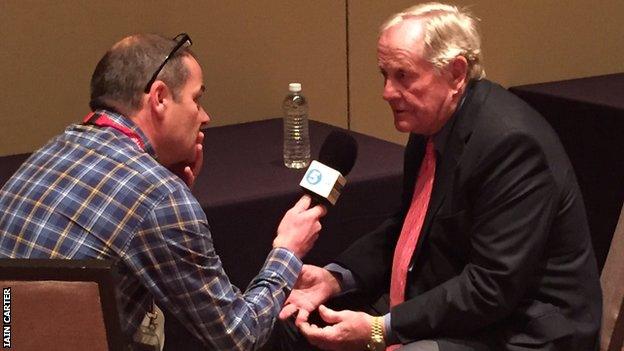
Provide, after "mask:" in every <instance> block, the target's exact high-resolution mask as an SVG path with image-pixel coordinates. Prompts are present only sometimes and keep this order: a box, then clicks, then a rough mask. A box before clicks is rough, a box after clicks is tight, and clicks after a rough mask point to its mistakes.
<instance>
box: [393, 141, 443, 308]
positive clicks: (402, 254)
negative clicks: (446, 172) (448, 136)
mask: <svg viewBox="0 0 624 351" xmlns="http://www.w3.org/2000/svg"><path fill="white" fill-rule="evenodd" d="M435 167H436V160H435V152H434V150H433V141H432V140H431V138H429V139H428V140H427V148H426V150H425V157H424V158H423V161H422V163H421V166H420V171H419V172H418V179H417V180H416V186H415V188H414V195H413V197H412V203H411V205H410V208H409V210H408V211H407V215H406V216H405V221H404V222H403V229H401V235H400V236H399V241H398V242H397V245H396V248H395V249H394V259H393V261H392V278H391V280H390V307H393V306H396V305H398V304H400V303H401V302H403V301H404V300H405V281H406V278H407V268H408V266H409V263H410V260H411V258H412V256H413V254H414V249H415V248H416V243H417V242H418V237H419V236H420V231H421V229H422V226H423V222H424V220H425V215H426V214H427V207H428V206H429V199H430V198H431V189H432V188H433V177H434V175H435Z"/></svg>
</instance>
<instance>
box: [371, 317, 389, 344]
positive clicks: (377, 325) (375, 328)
mask: <svg viewBox="0 0 624 351" xmlns="http://www.w3.org/2000/svg"><path fill="white" fill-rule="evenodd" d="M366 349H367V350H368V351H385V349H386V342H385V340H384V335H383V317H373V321H372V323H371V336H370V340H369V341H368V343H367V344H366Z"/></svg>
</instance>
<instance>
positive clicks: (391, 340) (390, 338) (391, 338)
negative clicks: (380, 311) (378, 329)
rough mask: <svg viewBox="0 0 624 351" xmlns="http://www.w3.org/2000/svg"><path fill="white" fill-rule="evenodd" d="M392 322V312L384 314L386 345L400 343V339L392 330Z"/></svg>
mask: <svg viewBox="0 0 624 351" xmlns="http://www.w3.org/2000/svg"><path fill="white" fill-rule="evenodd" d="M391 322H392V316H391V315H390V313H386V314H385V315H384V316H383V323H384V340H385V341H386V345H394V344H398V343H399V340H398V339H397V337H396V335H395V334H394V332H393V331H392V325H391Z"/></svg>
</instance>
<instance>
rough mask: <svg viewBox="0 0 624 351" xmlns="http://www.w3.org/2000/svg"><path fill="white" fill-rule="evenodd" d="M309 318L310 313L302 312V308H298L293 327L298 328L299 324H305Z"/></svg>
mask: <svg viewBox="0 0 624 351" xmlns="http://www.w3.org/2000/svg"><path fill="white" fill-rule="evenodd" d="M309 316H310V312H308V311H307V310H304V309H303V308H300V309H299V313H297V319H295V325H296V326H299V325H300V324H301V323H305V322H307V321H308V317H309Z"/></svg>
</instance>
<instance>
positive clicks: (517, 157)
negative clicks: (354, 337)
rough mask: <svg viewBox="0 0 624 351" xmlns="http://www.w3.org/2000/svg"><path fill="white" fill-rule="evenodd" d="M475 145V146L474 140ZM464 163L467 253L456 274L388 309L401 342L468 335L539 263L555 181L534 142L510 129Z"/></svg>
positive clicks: (514, 298)
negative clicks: (467, 206) (468, 222)
mask: <svg viewBox="0 0 624 351" xmlns="http://www.w3.org/2000/svg"><path fill="white" fill-rule="evenodd" d="M473 146H474V145H473ZM478 147H479V150H482V151H480V152H479V153H478V154H479V156H478V157H476V158H475V159H472V160H471V161H472V162H473V164H471V165H468V166H465V167H466V168H464V169H462V172H464V171H466V172H468V173H469V176H468V177H469V179H468V181H467V182H466V184H465V189H462V190H461V191H465V192H466V193H467V194H469V195H468V197H469V198H470V205H469V208H468V209H467V210H468V211H469V212H470V213H469V216H470V218H471V221H470V222H471V223H470V225H468V227H467V228H464V230H466V231H468V233H467V234H468V236H469V238H470V239H469V240H470V256H469V259H468V264H467V265H466V266H465V268H464V269H463V271H462V272H461V273H460V274H458V275H457V276H455V277H453V278H451V279H449V280H447V281H446V282H444V283H443V284H441V285H438V286H436V287H434V288H433V289H431V290H429V291H427V292H425V293H423V294H421V295H418V296H416V297H414V298H412V299H410V300H408V301H406V302H404V303H402V304H400V305H397V306H396V307H395V308H393V309H392V311H391V313H392V329H393V330H394V331H395V332H396V335H397V336H398V338H399V340H400V341H401V342H403V343H406V342H409V341H413V340H418V339H423V338H428V337H434V336H440V335H450V336H462V335H470V334H471V333H474V332H475V331H477V330H479V329H482V328H484V327H486V326H487V325H489V324H491V323H493V322H495V321H497V320H499V319H501V318H504V317H505V316H507V315H508V314H509V313H510V312H511V311H512V310H513V309H514V307H515V306H516V305H517V304H518V302H519V299H520V297H521V296H522V295H523V292H524V291H525V288H526V287H527V285H528V284H530V282H529V281H528V280H529V277H530V276H531V273H532V272H533V271H534V270H535V269H538V260H539V259H540V253H542V252H543V248H544V245H545V242H546V240H547V236H548V234H549V231H550V227H551V224H552V221H553V218H554V216H555V211H556V210H555V209H556V201H557V200H556V193H557V191H556V185H555V181H554V179H553V176H552V172H551V171H550V169H549V166H548V162H547V160H546V157H545V155H544V152H543V150H542V149H541V148H540V146H539V144H538V142H537V141H536V140H533V139H532V138H531V137H529V136H527V135H526V134H523V133H519V132H513V131H512V132H509V133H508V134H507V135H506V136H503V137H497V141H494V142H491V141H490V142H489V143H483V145H478Z"/></svg>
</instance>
